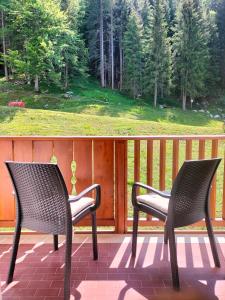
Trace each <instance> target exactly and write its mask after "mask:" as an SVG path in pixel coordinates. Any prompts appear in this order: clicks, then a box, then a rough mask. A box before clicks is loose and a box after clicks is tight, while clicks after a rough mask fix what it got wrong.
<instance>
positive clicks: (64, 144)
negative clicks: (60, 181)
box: [53, 141, 73, 194]
mask: <svg viewBox="0 0 225 300" xmlns="http://www.w3.org/2000/svg"><path fill="white" fill-rule="evenodd" d="M53 154H54V155H55V156H56V157H57V163H58V165H59V168H60V171H61V172H62V175H63V177H64V180H65V183H66V186H67V189H68V193H69V194H70V193H71V191H72V184H71V178H72V171H71V163H72V160H73V141H54V146H53Z"/></svg>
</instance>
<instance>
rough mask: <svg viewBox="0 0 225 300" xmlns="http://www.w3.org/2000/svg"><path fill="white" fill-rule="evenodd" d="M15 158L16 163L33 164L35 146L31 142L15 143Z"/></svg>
mask: <svg viewBox="0 0 225 300" xmlns="http://www.w3.org/2000/svg"><path fill="white" fill-rule="evenodd" d="M13 150H14V151H13V152H14V153H13V157H14V160H15V161H24V162H32V161H33V144H32V141H31V140H29V141H27V140H16V141H14V148H13Z"/></svg>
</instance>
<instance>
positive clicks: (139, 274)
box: [0, 235, 225, 300]
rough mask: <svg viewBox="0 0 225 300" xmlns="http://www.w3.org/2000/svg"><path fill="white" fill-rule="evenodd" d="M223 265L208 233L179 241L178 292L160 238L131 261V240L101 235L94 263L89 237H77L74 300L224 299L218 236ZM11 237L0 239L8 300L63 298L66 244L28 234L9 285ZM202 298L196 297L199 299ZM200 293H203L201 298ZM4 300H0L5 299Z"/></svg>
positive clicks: (144, 241) (146, 240)
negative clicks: (217, 263) (56, 246)
mask: <svg viewBox="0 0 225 300" xmlns="http://www.w3.org/2000/svg"><path fill="white" fill-rule="evenodd" d="M217 240H218V241H219V243H218V244H217V245H218V251H219V256H220V260H221V265H222V267H221V268H220V269H217V268H215V267H214V265H213V261H212V255H211V251H210V246H209V242H208V239H207V238H206V237H205V236H204V235H199V236H187V235H184V236H181V235H179V236H178V238H177V247H178V250H177V252H178V262H179V271H180V280H181V287H182V288H181V292H175V293H174V292H173V291H172V288H171V273H170V264H169V253H168V247H167V246H165V245H164V244H163V238H162V236H161V235H154V236H152V235H151V236H150V235H145V236H141V237H140V238H139V240H138V251H137V256H136V259H135V260H133V259H131V255H130V254H131V239H130V236H129V235H127V236H118V235H100V236H99V260H98V261H97V262H95V261H93V260H92V245H91V243H90V242H91V239H90V236H88V235H75V239H74V244H73V254H72V280H71V287H72V288H71V299H82V300H87V299H88V300H89V299H90V300H103V299H104V300H112V299H114V300H115V299H118V300H123V299H128V300H129V299H132V300H133V299H135V300H144V299H158V300H159V299H162V300H163V299H171V300H172V299H173V300H175V299H179V300H180V299H183V300H187V299H193V300H194V299H199V300H200V299H201V300H205V299H220V300H225V236H222V235H220V236H218V237H217ZM11 241H12V236H9V237H7V236H0V277H1V278H0V279H1V291H2V299H3V300H28V299H30V300H36V299H37V300H50V299H52V300H53V299H54V300H58V299H63V297H62V292H63V289H62V287H63V263H64V245H63V243H61V244H60V249H59V251H57V252H53V251H52V244H51V236H50V237H46V236H38V235H33V236H29V235H25V236H22V243H21V245H20V248H19V254H18V260H17V265H16V269H15V274H14V281H13V282H12V283H11V284H10V285H8V286H7V287H6V286H5V283H4V280H5V278H6V273H7V271H8V265H9V258H10V254H11ZM196 294H197V295H196ZM198 294H199V295H198ZM0 299H1V296H0Z"/></svg>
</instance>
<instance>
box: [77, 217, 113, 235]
mask: <svg viewBox="0 0 225 300" xmlns="http://www.w3.org/2000/svg"><path fill="white" fill-rule="evenodd" d="M97 225H98V226H113V227H116V224H115V219H100V218H98V219H97ZM80 226H91V220H90V218H86V217H85V218H83V219H82V220H80V221H79V222H78V223H77V224H76V225H75V227H80ZM76 232H77V230H76Z"/></svg>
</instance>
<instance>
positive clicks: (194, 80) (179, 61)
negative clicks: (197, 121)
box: [173, 0, 209, 110]
mask: <svg viewBox="0 0 225 300" xmlns="http://www.w3.org/2000/svg"><path fill="white" fill-rule="evenodd" d="M173 53H174V69H175V76H176V78H175V80H176V85H177V89H178V90H179V91H180V93H181V97H182V108H183V110H185V109H186V102H187V97H189V98H194V97H198V96H202V95H204V94H205V80H206V72H207V68H208V59H209V52H208V40H207V33H206V26H205V22H204V18H203V14H202V9H201V5H200V3H199V1H197V0H182V1H180V2H179V4H178V8H177V13H176V26H175V33H174V36H173Z"/></svg>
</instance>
